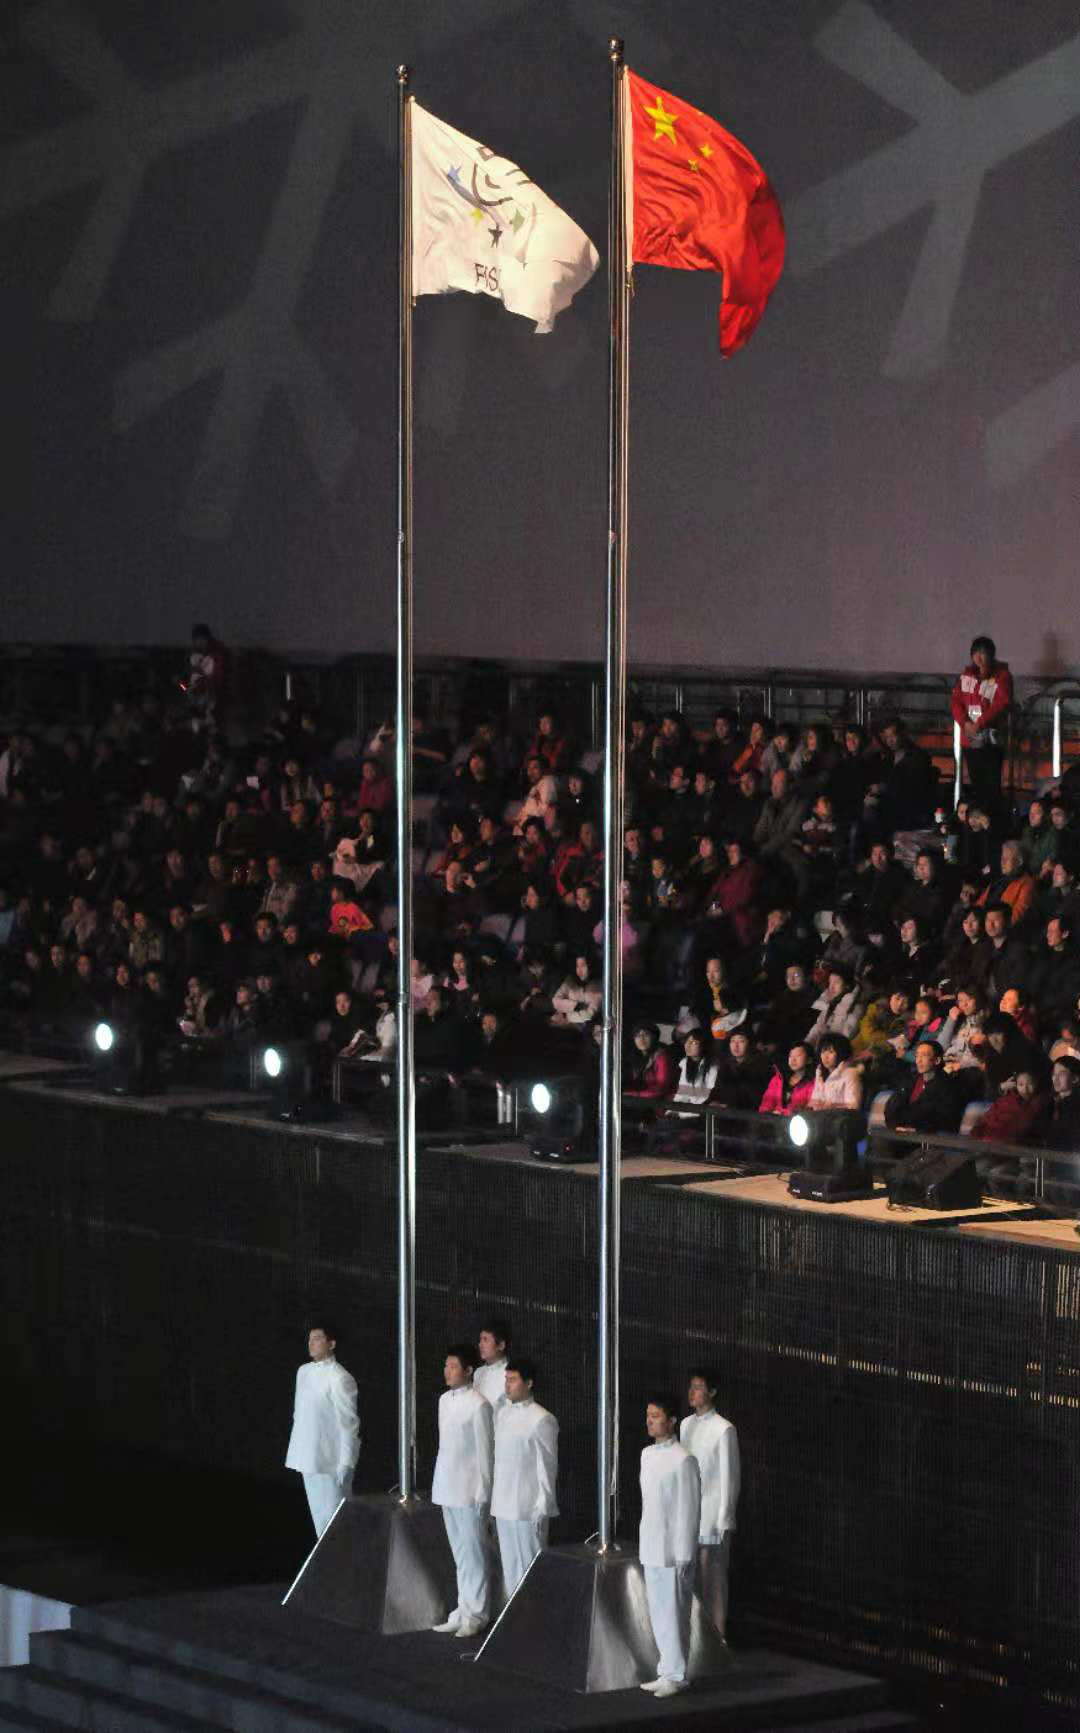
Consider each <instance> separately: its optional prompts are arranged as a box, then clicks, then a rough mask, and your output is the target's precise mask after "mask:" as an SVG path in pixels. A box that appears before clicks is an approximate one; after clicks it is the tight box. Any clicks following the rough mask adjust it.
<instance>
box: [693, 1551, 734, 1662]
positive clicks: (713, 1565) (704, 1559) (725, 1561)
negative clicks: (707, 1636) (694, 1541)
mask: <svg viewBox="0 0 1080 1733" xmlns="http://www.w3.org/2000/svg"><path fill="white" fill-rule="evenodd" d="M730 1564H731V1535H730V1534H726V1535H725V1536H724V1538H723V1540H722V1541H718V1542H717V1544H716V1545H715V1546H700V1547H698V1574H697V1590H698V1594H699V1596H700V1597H701V1604H702V1606H703V1607H704V1609H705V1611H706V1613H707V1614H708V1616H709V1618H710V1619H711V1620H712V1622H713V1624H714V1625H715V1626H716V1628H717V1630H718V1631H719V1632H720V1635H721V1636H722V1637H726V1636H727V1612H728V1567H729V1565H730Z"/></svg>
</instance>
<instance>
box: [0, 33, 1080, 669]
mask: <svg viewBox="0 0 1080 1733" xmlns="http://www.w3.org/2000/svg"><path fill="white" fill-rule="evenodd" d="M0 30H2V33H3V34H2V40H3V49H4V54H3V68H2V71H0V98H2V101H0V117H2V119H0V125H2V126H3V129H4V130H3V134H2V135H0V226H2V234H0V257H2V261H3V262H2V266H0V271H2V276H0V316H2V329H3V332H4V353H5V373H4V379H5V384H4V400H5V409H6V412H7V413H6V415H5V422H6V424H7V428H8V436H9V441H10V442H11V443H10V444H9V446H8V451H9V460H8V463H7V465H6V466H5V490H4V491H5V495H6V498H5V502H4V503H5V509H4V525H3V532H2V533H3V543H2V561H3V563H2V568H0V569H2V570H3V589H4V600H3V630H4V635H5V637H6V638H7V639H9V640H12V639H16V640H17V639H49V640H54V641H55V640H65V641H86V640H114V641H119V642H148V641H154V642H157V641H167V640H173V639H177V640H178V639H182V638H186V636H187V633H188V630H189V628H190V623H191V621H192V619H194V618H197V617H203V616H206V617H208V618H209V619H210V620H211V622H212V623H213V625H214V626H215V628H216V629H217V630H218V631H219V632H220V633H221V634H222V635H223V636H225V637H226V638H228V639H230V640H232V641H234V642H247V643H262V644H265V645H268V646H271V647H278V648H294V649H318V650H331V651H346V650H354V649H355V650H365V649H380V648H385V647H388V646H389V645H390V643H391V641H392V614H393V554H394V540H393V524H394V497H393V481H394V400H395V392H394V374H395V362H396V357H395V337H394V312H395V300H394V294H395V276H394V273H395V263H396V260H395V224H396V185H395V166H394V158H393V143H394V113H395V100H396V98H395V91H394V83H393V68H394V66H395V64H396V63H397V61H399V60H401V59H406V60H409V61H411V62H412V63H413V64H414V67H415V85H414V88H415V89H416V91H417V94H418V95H419V96H420V98H421V100H423V101H424V102H425V103H426V104H427V106H429V107H430V108H432V109H433V110H434V111H435V112H436V113H438V114H440V115H442V116H444V117H445V118H446V119H447V120H448V121H450V122H451V123H452V124H453V125H455V126H458V127H460V128H461V129H462V130H463V131H465V132H467V133H470V134H472V135H473V136H475V137H478V138H480V139H482V140H483V141H485V142H486V143H489V144H491V145H492V146H494V147H497V148H498V149H499V150H500V151H501V152H504V153H505V154H507V155H508V156H510V157H512V158H514V159H515V160H517V161H518V162H520V163H521V164H522V166H523V167H525V168H526V170H527V171H528V172H529V173H530V174H531V175H532V176H533V178H534V179H536V180H537V181H538V182H539V183H540V184H541V185H542V186H543V187H544V188H545V190H546V191H548V192H549V193H550V194H551V195H552V196H553V197H554V198H555V199H556V200H557V201H558V202H559V203H561V204H562V205H563V206H564V207H565V208H566V209H567V210H568V211H569V212H570V213H571V214H572V215H573V216H574V217H575V218H576V219H577V220H578V221H579V222H580V223H581V224H582V226H583V227H584V228H585V229H586V230H587V231H588V232H589V233H590V234H591V235H592V237H593V238H594V240H595V241H596V242H597V245H598V246H599V247H600V248H601V251H603V247H604V241H605V234H606V209H605V201H606V140H607V97H606V62H605V57H604V54H603V51H602V50H603V44H604V42H605V41H606V38H607V36H608V35H609V34H610V33H611V32H612V31H613V30H614V31H617V32H618V33H620V34H623V35H624V36H625V37H626V40H627V56H628V59H629V61H630V64H631V65H633V66H635V67H637V68H639V69H640V70H641V71H642V72H643V73H644V74H646V75H647V76H648V77H650V78H652V79H654V80H655V81H657V82H658V83H660V84H661V85H664V86H666V87H668V88H671V89H673V90H674V91H676V92H677V93H678V94H679V95H680V96H683V97H684V98H685V99H686V100H687V101H690V102H693V103H694V104H696V105H697V106H699V107H701V108H704V109H706V110H707V111H709V112H711V113H713V114H715V115H716V116H717V117H718V118H719V119H721V120H722V121H723V122H724V123H725V124H726V125H728V126H729V127H730V128H731V129H732V130H733V131H734V132H736V133H737V134H738V135H739V136H740V137H741V138H743V139H744V140H745V141H746V143H747V144H749V146H750V147H751V149H753V150H754V151H755V152H756V154H757V155H758V156H759V157H760V159H761V160H762V162H763V163H764V164H765V166H766V168H767V169H768V171H769V173H770V174H771V176H772V178H773V181H774V184H775V185H776V187H777V190H778V192H779V194H780V197H781V200H782V203H783V205H784V208H785V213H786V217H787V222H788V235H789V262H788V271H787V274H786V276H785V279H784V280H783V282H782V283H781V285H780V288H779V290H778V291H777V293H776V295H775V296H774V299H773V303H772V306H771V308H770V311H769V313H768V315H767V317H766V319H765V321H764V322H763V324H762V326H761V328H760V330H759V331H758V333H757V336H756V337H755V339H754V341H753V343H752V344H751V345H750V347H749V349H748V350H747V351H745V352H744V353H743V354H742V355H740V356H738V357H736V358H735V359H734V360H733V361H731V362H729V363H722V362H721V361H720V360H719V358H718V356H717V354H716V346H715V310H716V305H717V300H718V293H717V285H716V283H715V282H714V281H713V280H712V279H709V278H707V277H704V276H698V275H691V274H689V273H682V272H663V271H660V270H654V269H649V268H640V267H639V269H638V271H637V286H636V288H637V292H636V296H635V305H634V317H633V363H632V382H633V435H632V438H633V444H632V457H633V462H632V469H633V479H632V589H633V615H632V633H631V653H632V655H633V656H634V657H635V658H637V659H639V660H648V661H652V662H662V661H670V662H672V663H683V664H701V663H723V664H727V665H738V664H742V665H749V664H754V663H761V662H770V663H774V664H796V665H811V666H830V665H846V664H855V665H861V666H862V667H866V668H873V669H879V670H887V669H904V668H921V667H950V666H952V665H953V664H955V663H956V662H957V661H958V659H959V658H960V657H961V656H962V655H963V653H964V652H965V651H966V647H967V644H968V641H969V639H970V636H971V634H972V632H973V631H974V630H976V629H977V630H989V631H991V632H992V633H993V634H994V635H995V636H996V637H997V640H998V644H999V647H1000V649H1001V651H1002V653H1004V654H1006V655H1007V656H1008V657H1009V659H1010V660H1011V661H1012V663H1013V665H1014V667H1015V668H1016V669H1018V670H1019V671H1021V672H1026V673H1031V672H1055V671H1058V670H1060V669H1063V668H1064V667H1066V666H1067V665H1070V664H1080V624H1078V621H1077V608H1076V605H1075V600H1074V597H1075V593H1076V564H1077V559H1076V550H1077V547H1078V546H1080V486H1078V480H1077V459H1078V455H1080V298H1078V295H1077V279H1078V271H1077V267H1078V264H1080V220H1078V219H1080V186H1078V176H1077V168H1076V165H1077V161H1078V158H1080V32H1078V16H1077V11H1076V6H1075V0H1024V3H1023V4H1022V5H1017V4H1016V0H952V3H951V4H950V5H948V6H944V7H943V6H942V5H941V4H940V0H873V4H864V3H863V0H840V3H839V4H838V3H836V0H725V3H724V4H718V3H717V4H704V3H701V0H668V3H666V4H664V5H659V4H652V5H649V4H646V3H644V0H642V3H635V0H623V3H618V4H604V3H593V0H561V3H560V0H545V3H543V4H541V3H539V0H529V3H525V0H404V3H395V4H389V3H387V4H378V5H376V4H373V3H371V0H230V3H229V4H227V5H224V6H223V5H221V4H220V0H186V3H185V5H184V6H183V7H178V6H169V5H165V4H163V3H160V0H159V3H158V4H154V3H153V0H146V3H145V4H144V5H142V6H139V7H133V6H131V5H130V3H129V0H41V3H37V4H26V3H23V0H16V3H14V4H12V3H11V0H9V4H8V6H7V7H6V8H5V11H4V16H3V22H2V24H0ZM416 324H417V381H418V397H417V420H418V427H417V471H418V473H417V583H418V614H419V620H418V636H419V647H420V648H421V649H422V650H424V651H444V652H447V653H453V654H459V655H481V654H484V655H504V656H531V657H536V656H542V657H581V658H591V657H595V656H597V655H599V653H600V609H601V595H602V584H603V562H604V527H605V526H604V511H605V503H604V450H605V413H606V411H605V380H606V343H605V288H604V282H603V276H602V273H601V274H598V276H597V277H596V278H594V280H593V282H592V284H591V285H590V286H589V287H588V288H587V289H586V290H585V292H584V293H583V295H581V296H580V297H579V299H578V301H577V302H576V303H575V306H574V307H573V308H572V309H571V311H570V312H569V313H566V314H564V315H562V316H561V317H560V319H559V321H558V324H557V327H556V330H555V332H554V333H553V334H552V335H551V336H550V337H543V338H541V337H534V336H533V335H532V332H531V330H530V327H529V326H528V325H527V323H526V322H525V321H523V320H520V319H517V318H514V317H513V316H511V315H509V314H507V313H505V312H504V311H503V310H502V308H500V307H498V306H497V305H495V304H494V303H492V302H489V301H486V300H483V299H481V298H479V297H477V298H473V297H464V296H459V297H454V298H447V299H445V300H440V301H435V300H428V301H425V302H421V303H420V305H419V307H418V310H417V321H416Z"/></svg>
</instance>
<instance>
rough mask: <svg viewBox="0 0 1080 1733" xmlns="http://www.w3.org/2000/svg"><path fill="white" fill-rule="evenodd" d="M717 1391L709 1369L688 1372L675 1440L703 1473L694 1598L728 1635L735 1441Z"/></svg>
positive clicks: (736, 1457) (736, 1483)
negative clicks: (685, 1409)
mask: <svg viewBox="0 0 1080 1733" xmlns="http://www.w3.org/2000/svg"><path fill="white" fill-rule="evenodd" d="M716 1391H717V1379H716V1374H715V1372H712V1371H710V1370H709V1369H708V1368H707V1367H700V1368H698V1369H697V1370H695V1371H693V1372H691V1374H690V1388H689V1392H688V1398H689V1402H690V1407H691V1409H692V1410H693V1412H692V1413H691V1414H688V1415H687V1416H686V1419H685V1420H684V1421H683V1423H682V1425H681V1427H680V1428H679V1439H680V1442H681V1443H682V1445H683V1446H684V1448H685V1449H686V1450H688V1451H689V1452H690V1454H691V1456H693V1457H695V1458H696V1459H697V1465H698V1471H699V1473H700V1475H701V1528H700V1530H699V1532H698V1594H699V1595H700V1596H701V1603H702V1605H703V1607H704V1608H705V1611H706V1612H707V1613H708V1615H709V1617H710V1618H711V1619H712V1622H713V1624H714V1625H715V1626H716V1628H717V1630H718V1631H719V1633H720V1635H721V1636H722V1637H726V1635H727V1612H728V1570H729V1567H730V1565H731V1537H732V1535H733V1534H734V1533H735V1510H736V1507H737V1505H738V1502H739V1438H738V1434H737V1433H736V1431H735V1428H734V1426H733V1425H732V1424H731V1421H730V1420H725V1419H724V1417H723V1415H722V1414H718V1413H717V1412H716Z"/></svg>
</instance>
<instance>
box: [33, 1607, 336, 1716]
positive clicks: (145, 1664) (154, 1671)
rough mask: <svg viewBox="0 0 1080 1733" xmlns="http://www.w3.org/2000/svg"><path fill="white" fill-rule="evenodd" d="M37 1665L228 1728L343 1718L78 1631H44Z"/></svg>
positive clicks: (37, 1642) (36, 1640) (37, 1643)
mask: <svg viewBox="0 0 1080 1733" xmlns="http://www.w3.org/2000/svg"><path fill="white" fill-rule="evenodd" d="M30 1656H31V1661H32V1663H33V1665H34V1666H36V1667H38V1668H40V1669H41V1670H42V1671H43V1672H44V1671H47V1672H49V1673H51V1674H53V1675H54V1676H58V1677H61V1678H63V1679H65V1680H68V1681H70V1682H72V1683H77V1684H81V1685H85V1686H88V1687H90V1688H92V1689H93V1690H95V1691H97V1690H103V1691H111V1692H114V1693H116V1694H117V1695H118V1696H119V1697H122V1698H127V1699H131V1700H132V1701H133V1702H134V1703H136V1704H139V1705H143V1706H147V1705H149V1706H153V1707H155V1708H157V1709H164V1710H170V1711H173V1712H176V1713H179V1714H182V1715H185V1716H190V1717H191V1718H192V1721H193V1724H197V1725H199V1726H209V1727H228V1728H230V1729H232V1730H233V1733H266V1729H267V1728H268V1727H273V1728H274V1729H275V1733H329V1730H330V1729H331V1728H333V1729H335V1730H336V1729H340V1725H341V1723H340V1720H338V1719H337V1718H336V1717H335V1718H330V1717H328V1716H327V1715H324V1714H322V1713H320V1711H319V1710H317V1709H314V1708H312V1707H310V1706H309V1705H307V1704H305V1703H301V1702H298V1701H297V1700H296V1699H295V1698H290V1697H288V1696H285V1695H279V1694H278V1693H276V1692H274V1691H270V1690H266V1689H263V1688H262V1687H260V1686H257V1685H252V1684H248V1683H246V1682H244V1681H243V1680H240V1679H236V1678H231V1677H228V1676H227V1675H225V1674H223V1673H221V1672H219V1671H217V1670H216V1669H215V1670H207V1669H205V1668H201V1667H195V1666H191V1665H187V1664H185V1663H183V1662H180V1661H177V1660H173V1659H170V1658H167V1657H165V1656H163V1655H151V1654H147V1653H146V1652H145V1651H143V1650H140V1649H137V1648H133V1647H131V1646H129V1645H127V1644H123V1643H117V1642H110V1641H108V1640H106V1639H103V1638H100V1637H95V1636H89V1635H87V1634H86V1633H85V1632H83V1631H43V1632H40V1633H39V1634H38V1635H36V1636H34V1637H31V1639H30Z"/></svg>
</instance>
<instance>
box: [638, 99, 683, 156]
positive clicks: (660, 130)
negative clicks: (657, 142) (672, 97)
mask: <svg viewBox="0 0 1080 1733" xmlns="http://www.w3.org/2000/svg"><path fill="white" fill-rule="evenodd" d="M645 113H646V114H647V115H648V117H649V119H650V120H654V121H655V122H656V131H655V132H654V133H653V138H654V139H657V138H669V139H670V140H671V142H672V144H676V143H677V142H678V141H677V139H676V137H675V122H676V121H677V120H678V118H679V117H678V115H677V114H669V113H668V111H667V109H666V108H665V107H664V99H663V97H662V96H658V97H657V99H656V107H655V108H646V109H645Z"/></svg>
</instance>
